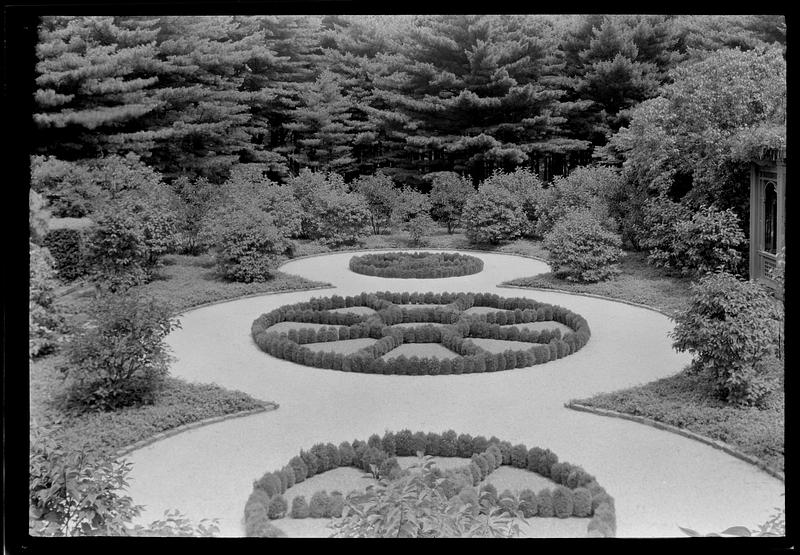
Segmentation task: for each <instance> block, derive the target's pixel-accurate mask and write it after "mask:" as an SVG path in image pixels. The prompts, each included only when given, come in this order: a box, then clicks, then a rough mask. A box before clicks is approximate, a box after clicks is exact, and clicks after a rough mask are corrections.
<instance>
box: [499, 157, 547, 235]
mask: <svg viewBox="0 0 800 555" xmlns="http://www.w3.org/2000/svg"><path fill="white" fill-rule="evenodd" d="M484 184H491V185H493V186H496V187H499V188H501V189H505V190H506V191H508V192H509V193H510V194H511V195H513V196H514V197H515V198H516V199H517V203H518V205H519V206H520V208H522V211H523V213H524V214H525V218H526V220H527V221H526V223H525V227H524V228H523V230H522V235H524V236H526V237H530V236H532V235H534V231H535V229H536V224H537V222H538V220H539V218H540V215H541V212H542V202H543V200H544V197H545V190H544V189H543V188H542V186H543V184H542V181H541V180H540V179H539V177H538V176H537V175H536V174H534V173H533V172H531V171H530V170H528V169H525V168H519V169H517V170H515V171H514V172H512V173H504V172H500V171H495V172H494V173H493V174H492V175H491V176H489V177H488V178H487V179H486V181H484Z"/></svg>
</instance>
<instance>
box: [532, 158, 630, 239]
mask: <svg viewBox="0 0 800 555" xmlns="http://www.w3.org/2000/svg"><path fill="white" fill-rule="evenodd" d="M619 182H620V176H619V174H618V173H617V171H616V170H613V169H611V168H606V167H602V166H599V167H578V168H575V169H574V170H572V172H571V173H570V174H569V175H568V176H566V177H562V178H558V179H556V180H555V181H554V182H553V184H552V185H551V186H550V187H549V188H547V189H545V190H544V193H543V194H542V195H541V200H540V202H539V213H540V217H539V219H538V221H537V225H536V234H537V235H539V236H540V237H544V236H546V235H547V234H548V233H550V231H551V230H552V229H553V227H554V226H555V225H556V223H557V222H558V221H559V220H561V219H562V218H564V217H565V216H566V215H567V214H569V213H571V212H589V213H590V214H591V215H592V216H593V217H594V218H595V219H596V220H598V221H600V222H602V223H603V225H604V226H605V227H608V228H609V229H612V228H613V227H614V224H613V223H612V222H610V221H609V200H610V198H611V196H612V194H613V192H614V191H616V190H617V188H618V187H619V186H620V183H619Z"/></svg>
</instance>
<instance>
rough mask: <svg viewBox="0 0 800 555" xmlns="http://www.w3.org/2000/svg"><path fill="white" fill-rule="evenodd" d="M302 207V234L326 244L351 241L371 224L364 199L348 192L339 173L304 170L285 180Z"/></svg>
mask: <svg viewBox="0 0 800 555" xmlns="http://www.w3.org/2000/svg"><path fill="white" fill-rule="evenodd" d="M288 185H289V187H291V189H292V191H293V193H294V196H295V198H296V199H297V201H298V202H299V203H300V207H301V209H302V213H301V215H302V220H301V230H302V231H301V234H302V236H303V237H305V238H307V239H314V240H318V241H320V242H322V243H324V244H326V245H343V244H353V243H355V242H357V241H358V240H359V239H360V238H361V237H364V236H365V235H366V230H365V228H366V226H368V225H369V223H370V208H369V204H368V202H367V199H366V198H365V197H364V196H362V195H361V194H359V193H357V192H348V191H347V188H346V186H345V184H344V181H343V180H342V178H341V176H339V175H337V174H335V173H329V174H324V173H321V172H314V171H311V170H308V169H303V170H301V171H300V174H299V175H298V176H297V177H293V178H292V179H290V180H289V182H288Z"/></svg>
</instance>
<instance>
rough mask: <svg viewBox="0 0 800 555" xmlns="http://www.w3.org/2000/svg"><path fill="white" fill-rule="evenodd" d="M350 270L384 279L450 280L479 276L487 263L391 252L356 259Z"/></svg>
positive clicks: (448, 255) (444, 255)
mask: <svg viewBox="0 0 800 555" xmlns="http://www.w3.org/2000/svg"><path fill="white" fill-rule="evenodd" d="M350 270H351V271H353V272H356V273H357V274H364V275H367V276H378V277H384V278H404V279H410V278H417V279H423V278H428V279H429V278H448V277H458V276H468V275H471V274H477V273H478V272H480V271H482V270H483V260H481V259H480V258H476V257H474V256H469V255H466V254H459V253H449V252H435V253H434V252H387V253H375V254H365V255H362V256H354V257H353V258H351V259H350Z"/></svg>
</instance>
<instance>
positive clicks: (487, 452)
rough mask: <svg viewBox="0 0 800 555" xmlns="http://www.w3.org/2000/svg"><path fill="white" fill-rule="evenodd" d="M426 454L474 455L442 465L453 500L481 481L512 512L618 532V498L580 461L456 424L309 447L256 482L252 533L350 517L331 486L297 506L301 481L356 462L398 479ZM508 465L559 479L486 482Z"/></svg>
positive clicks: (598, 532) (248, 529)
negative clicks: (518, 485) (293, 492)
mask: <svg viewBox="0 0 800 555" xmlns="http://www.w3.org/2000/svg"><path fill="white" fill-rule="evenodd" d="M419 454H424V455H427V456H432V457H461V458H470V459H471V461H470V462H469V463H468V464H465V465H463V466H461V467H457V468H451V469H447V470H444V471H443V470H440V469H436V470H435V472H436V473H437V476H438V478H441V480H437V482H438V483H437V486H436V488H437V489H439V490H440V492H441V493H442V494H444V495H445V496H446V497H447V498H448V499H451V500H452V499H453V498H454V497H456V496H458V501H459V502H460V503H462V504H469V503H475V504H476V505H477V502H478V497H479V496H478V495H477V494H478V491H476V489H475V488H480V493H481V494H486V493H488V494H489V497H490V498H491V499H492V504H493V506H496V507H499V508H500V509H501V510H502V511H504V512H505V513H508V514H511V513H513V512H518V513H519V514H521V515H522V516H523V517H524V518H530V517H541V518H569V517H573V516H574V517H578V518H590V520H589V523H588V525H587V535H588V536H591V537H614V536H615V535H616V512H615V507H614V498H613V497H611V496H610V495H609V494H608V492H606V490H605V489H604V488H603V487H602V486H601V485H600V484H598V483H597V480H596V479H595V477H594V476H592V475H591V474H589V473H588V472H586V471H585V470H584V469H583V468H581V467H580V466H577V465H573V464H571V463H568V462H564V461H559V460H558V456H557V455H556V454H555V453H553V452H552V451H550V450H549V449H542V448H540V447H532V448H528V447H527V446H526V445H524V444H518V445H512V444H511V443H509V442H508V441H501V440H500V439H498V438H496V437H492V438H490V439H488V440H487V439H486V438H485V437H483V436H475V437H473V436H471V435H469V434H457V433H456V432H455V431H453V430H447V431H445V432H443V433H432V432H430V433H425V432H416V433H414V432H411V430H408V429H404V430H400V431H399V432H391V431H387V432H385V433H384V435H383V437H381V436H379V435H378V434H373V435H372V436H370V437H369V439H368V440H367V441H362V440H354V441H353V442H352V443H351V442H347V441H345V442H342V443H340V444H339V445H338V446H336V445H334V444H333V443H327V444H323V443H317V444H315V445H314V446H312V447H311V448H310V449H308V450H301V451H300V453H299V454H298V455H296V456H294V457H292V458H291V459H290V460H289V461H288V462H287V464H286V465H285V466H284V467H283V468H281V469H279V470H276V471H271V472H267V473H265V474H264V475H263V476H262V477H261V478H259V479H258V480H255V481H254V482H253V491H252V492H251V494H250V496H249V497H248V499H247V502H246V504H245V509H244V523H245V533H246V535H247V536H248V537H264V536H265V534H267V533H268V534H269V535H270V537H272V536H274V535H276V534H281V531H280V530H279V529H278V528H277V527H276V526H275V525H274V524H272V523H271V522H270V520H277V519H279V518H284V517H291V518H338V517H340V516H342V508H343V505H344V502H345V498H344V496H343V495H342V494H341V493H340V492H336V491H334V492H331V494H328V492H327V491H325V490H318V491H315V492H314V493H313V494H312V496H311V498H310V500H308V501H306V498H305V496H297V497H295V498H294V500H293V502H292V505H291V508H289V505H288V504H287V502H286V499H285V498H284V494H286V492H287V491H288V490H290V489H291V487H292V486H293V485H295V484H298V483H300V482H303V481H304V480H306V479H308V478H310V477H312V476H315V475H317V474H322V473H324V472H327V471H329V470H333V469H335V468H339V467H353V468H357V469H359V470H363V471H365V472H371V473H372V474H373V476H374V477H376V478H378V477H382V478H383V477H385V478H388V479H389V480H395V479H398V478H400V477H402V476H404V475H406V474H407V473H408V472H409V470H401V469H400V467H399V464H398V462H397V459H396V457H403V456H414V455H419ZM501 465H507V466H512V467H515V468H519V469H522V470H528V471H530V472H534V473H536V474H538V475H540V476H542V477H544V478H548V479H550V480H552V481H553V482H555V484H556V486H555V487H554V488H544V489H542V490H540V491H539V492H534V491H532V490H530V489H523V490H521V491H519V492H517V493H513V492H510V491H508V490H504V491H503V492H502V493H501V494H500V495H499V496H498V495H497V491H496V489H495V488H494V486H493V485H492V484H483V485H481V484H482V482H483V481H484V480H485V479H486V478H487V477H488V476H489V475H490V474H491V473H492V472H493V471H494V470H496V469H497V468H499V467H500V466H501ZM360 495H361V494H360V493H359V492H352V493H351V494H349V495H348V496H347V500H348V501H350V500H354V499H355V500H357V499H358V497H359V496H360ZM484 497H486V496H484Z"/></svg>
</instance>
